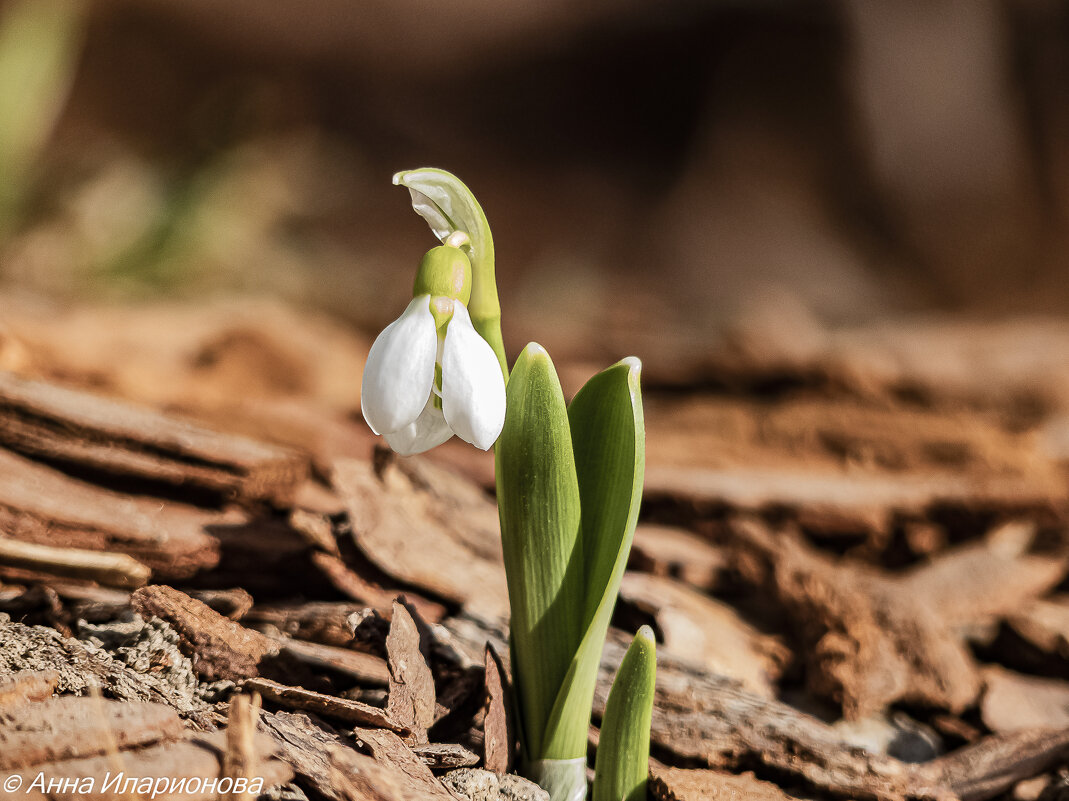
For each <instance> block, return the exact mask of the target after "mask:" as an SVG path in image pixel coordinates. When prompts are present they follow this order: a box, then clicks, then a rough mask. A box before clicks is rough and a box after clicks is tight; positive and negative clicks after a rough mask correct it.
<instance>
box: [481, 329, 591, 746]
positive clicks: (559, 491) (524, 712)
mask: <svg viewBox="0 0 1069 801" xmlns="http://www.w3.org/2000/svg"><path fill="white" fill-rule="evenodd" d="M506 409H507V411H506V412H505V425H504V428H503V429H502V431H501V436H500V437H499V438H498V441H497V449H496V460H495V461H496V473H497V501H498V513H499V515H500V518H501V542H502V545H503V550H504V556H505V573H506V577H507V580H508V589H509V603H510V605H511V608H512V622H511V633H512V653H513V658H514V662H513V675H514V676H515V679H516V685H517V686H516V695H517V698H518V700H519V707H520V718H521V724H522V727H523V732H524V743H525V744H526V747H527V749H528V755H527V756H528V757H529V758H530V759H538V758H540V756H541V750H542V749H541V743H542V739H543V735H544V731H545V726H546V719H547V717H548V716H549V714H550V710H551V709H552V708H553V703H554V699H555V698H556V697H557V693H558V691H559V689H560V686H561V682H562V681H563V680H564V677H565V674H566V673H567V671H568V665H569V663H570V662H571V660H572V657H573V655H574V654H575V651H576V648H577V647H578V646H579V642H580V639H581V637H582V628H581V619H580V615H579V613H578V610H580V609H582V606H583V598H584V596H583V570H582V567H583V565H582V558H583V554H582V550H581V548H582V545H581V542H580V540H579V519H580V511H579V483H578V481H577V479H576V475H575V460H574V458H573V456H572V439H571V434H570V433H569V429H568V412H567V407H566V406H565V403H564V393H563V392H562V391H561V386H560V381H559V380H558V379H557V374H556V372H555V371H554V369H553V362H552V361H551V360H550V358H549V355H548V354H547V353H546V351H545V350H544V349H543V348H542V347H541V346H540V345H537V344H534V343H532V344H530V345H528V346H527V347H526V348H525V349H524V351H523V353H521V354H520V357H519V359H517V360H516V364H515V367H514V368H513V371H512V380H511V381H509V384H508V389H507V407H506ZM589 709H590V701H589V700H588V701H587V711H588V714H589ZM584 732H585V729H584Z"/></svg>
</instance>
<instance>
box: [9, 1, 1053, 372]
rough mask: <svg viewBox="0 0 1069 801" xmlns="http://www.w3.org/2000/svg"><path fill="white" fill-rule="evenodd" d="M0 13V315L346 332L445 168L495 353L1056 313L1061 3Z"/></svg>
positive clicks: (402, 270) (693, 342) (325, 4)
mask: <svg viewBox="0 0 1069 801" xmlns="http://www.w3.org/2000/svg"><path fill="white" fill-rule="evenodd" d="M0 13H2V15H3V16H2V24H3V32H2V34H0V185H2V186H3V191H2V192H0V213H2V218H0V280H2V282H3V292H4V295H5V297H7V298H8V299H9V302H11V301H10V299H12V298H16V297H24V296H25V293H26V292H29V291H32V292H33V293H35V297H36V295H37V293H43V294H44V295H45V296H47V297H52V298H57V297H58V298H61V299H77V300H78V301H84V300H85V299H87V298H89V299H93V300H109V301H110V300H113V299H131V298H132V299H135V300H138V301H141V300H143V299H146V298H156V297H160V296H164V297H175V296H178V297H187V298H188V297H193V298H202V297H206V296H209V295H218V294H228V293H234V292H237V293H241V294H267V295H277V296H281V297H283V298H285V299H286V300H288V301H290V302H292V303H294V304H296V305H298V306H309V307H313V308H322V309H325V310H327V311H329V312H331V313H333V314H336V315H340V316H341V317H343V318H346V319H348V320H351V321H353V322H355V323H357V324H358V325H360V326H361V327H363V328H364V329H365V330H366V332H367V333H369V334H373V333H374V331H376V330H377V329H378V328H380V327H381V326H382V325H383V324H384V323H386V322H388V321H389V320H390V319H392V318H393V317H395V316H396V315H397V314H398V313H399V312H400V311H401V310H402V309H403V307H404V304H405V301H406V298H407V296H408V292H409V289H410V282H411V280H412V274H413V273H412V270H413V268H414V266H415V265H416V264H417V262H418V259H419V258H420V256H421V255H422V253H423V252H424V251H425V250H426V249H427V248H429V247H430V246H431V245H432V244H433V240H432V238H431V235H430V234H429V232H428V231H427V229H426V227H425V225H424V224H423V222H422V221H421V220H419V219H418V218H417V217H416V216H415V215H414V214H413V213H412V212H411V210H410V209H409V207H408V202H407V197H406V196H405V193H404V192H403V191H402V190H399V189H397V188H394V187H392V186H391V185H390V176H391V175H392V173H393V172H394V171H396V170H398V169H407V168H414V167H419V166H439V167H443V168H446V169H449V170H451V171H453V172H455V173H456V174H458V175H459V176H460V177H461V178H462V179H463V180H465V182H466V183H467V184H468V185H469V186H470V187H471V188H472V189H473V191H474V192H475V193H476V195H477V196H478V197H479V199H480V200H481V202H482V204H483V206H484V208H485V209H486V211H487V214H488V216H489V219H490V222H491V225H492V227H493V230H494V234H495V239H496V244H497V253H498V274H499V280H500V288H501V295H502V303H503V307H504V309H505V317H504V323H505V329H506V331H505V333H506V341H507V343H508V346H509V348H510V350H511V351H512V352H513V353H515V352H516V351H518V350H519V348H520V347H521V346H522V345H523V344H524V342H526V341H527V340H528V339H534V338H537V339H539V340H540V341H542V342H543V343H544V344H546V345H547V346H548V347H549V348H550V349H551V351H553V352H554V353H559V354H560V355H562V356H565V357H574V358H578V359H580V360H590V361H597V362H602V361H604V360H606V359H615V358H617V357H619V356H620V355H623V354H624V352H636V353H638V354H639V355H641V356H644V357H646V358H647V362H648V363H649V360H651V359H652V360H658V359H660V360H661V361H669V360H671V359H673V358H674V357H681V361H682V363H683V364H684V365H685V364H687V363H689V362H690V361H696V362H700V360H701V358H702V354H703V352H704V349H706V347H707V343H708V341H709V339H710V337H712V336H714V335H715V334H716V333H717V332H720V331H723V330H725V329H732V330H738V329H739V328H740V327H741V328H742V329H745V330H748V331H754V332H757V333H755V334H754V336H757V337H758V339H760V338H761V337H765V336H767V337H771V338H772V339H774V340H777V341H779V347H781V348H784V349H786V350H787V351H790V350H791V349H792V348H801V349H804V348H805V347H806V342H807V339H806V337H807V336H810V335H812V334H813V332H814V331H820V330H823V328H824V327H825V326H832V327H836V326H844V325H845V326H855V325H867V324H871V323H872V322H874V321H878V320H882V319H886V318H900V317H901V316H902V315H906V314H914V313H929V312H931V313H943V312H949V313H953V314H955V315H965V316H980V317H984V318H991V317H1001V316H1006V315H1019V314H1022V313H1029V314H1035V313H1038V314H1047V313H1050V314H1054V315H1062V314H1064V313H1065V312H1066V311H1067V310H1069V281H1067V280H1066V277H1067V266H1069V255H1067V254H1069V249H1067V247H1066V244H1067V234H1069V102H1066V101H1067V100H1069V97H1067V94H1069V90H1067V88H1069V7H1067V6H1066V5H1065V4H1063V3H1059V2H1055V0H1007V2H987V1H986V0H935V1H934V2H919V1H918V2H912V1H907V0H901V1H899V0H894V1H892V0H888V1H886V2H880V3H851V2H845V1H844V2H840V3H793V2H778V3H772V2H764V3H742V2H730V1H724V2H718V1H716V0H713V1H711V2H689V0H681V2H675V3H670V4H660V5H653V6H651V5H649V4H640V3H638V2H634V1H633V0H624V1H623V2H614V3H610V2H606V1H605V0H588V2H580V3H574V2H564V0H550V1H549V2H543V3H534V4H531V3H504V4H502V3H487V2H485V0H464V1H463V2H460V3H454V4H452V5H451V6H450V7H449V8H448V10H447V11H443V10H441V9H438V8H434V9H432V8H430V7H429V6H427V5H426V4H423V3H419V2H406V1H405V0H399V1H397V2H372V3H362V4H355V3H350V2H346V1H345V0H320V2H317V3H299V2H295V1H294V0H278V1H277V2H272V3H260V2H255V1H254V0H232V1H231V2H227V3H215V2H209V1H208V0H151V2H144V1H142V0H138V1H137V2H134V1H133V0H97V1H96V2H92V3H85V4H83V3H61V2H56V0H19V1H18V2H12V0H8V2H6V3H3V4H0ZM35 302H36V301H35ZM777 332H778V333H777ZM671 372H672V368H666V375H665V380H670V379H671V376H670V375H669V374H670V373H671Z"/></svg>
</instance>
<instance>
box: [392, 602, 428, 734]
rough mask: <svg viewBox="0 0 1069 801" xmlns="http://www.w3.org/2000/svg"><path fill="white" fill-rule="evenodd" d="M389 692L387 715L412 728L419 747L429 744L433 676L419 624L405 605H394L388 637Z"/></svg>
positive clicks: (395, 603)
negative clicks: (421, 641) (422, 642)
mask: <svg viewBox="0 0 1069 801" xmlns="http://www.w3.org/2000/svg"><path fill="white" fill-rule="evenodd" d="M386 655H387V663H388V665H389V668H390V690H389V695H388V700H387V703H386V712H387V714H388V715H389V716H390V718H391V719H393V720H395V721H397V722H398V723H399V724H400V725H402V726H404V727H405V728H407V729H409V730H410V731H411V732H412V733H413V736H414V738H415V743H416V744H422V743H426V742H427V729H429V728H430V727H431V725H432V724H433V723H434V698H435V694H434V676H433V675H432V674H431V668H430V665H429V664H428V663H427V659H426V657H425V656H424V655H423V653H422V652H421V651H420V634H419V629H417V628H416V622H415V621H414V620H413V619H412V615H411V614H409V611H408V610H407V609H406V608H405V607H404V605H403V604H400V603H397V602H396V601H395V602H394V604H393V619H392V621H391V622H390V633H389V635H387V637H386Z"/></svg>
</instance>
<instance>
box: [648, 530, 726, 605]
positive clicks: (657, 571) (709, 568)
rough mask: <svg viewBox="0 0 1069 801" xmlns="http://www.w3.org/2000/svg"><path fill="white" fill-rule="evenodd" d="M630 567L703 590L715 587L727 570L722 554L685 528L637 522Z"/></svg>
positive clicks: (709, 543) (705, 540)
mask: <svg viewBox="0 0 1069 801" xmlns="http://www.w3.org/2000/svg"><path fill="white" fill-rule="evenodd" d="M630 564H631V565H632V566H633V567H635V568H637V569H639V570H642V571H644V572H646V573H653V574H654V575H656V576H671V577H672V578H676V579H679V580H680V581H682V582H684V583H686V584H690V585H692V586H694V587H697V588H699V589H703V590H711V589H712V588H713V587H714V586H716V583H717V581H718V580H719V578H720V574H721V573H722V572H723V571H724V570H725V569H726V568H727V560H726V559H725V558H724V554H723V552H722V551H721V550H720V548H718V547H717V546H715V545H713V544H712V543H711V542H709V541H708V540H707V539H705V538H704V537H701V536H699V535H698V534H695V533H694V532H692V531H689V530H687V529H685V528H678V527H675V526H660V525H652V524H649V523H640V524H639V525H638V527H637V528H636V529H635V541H634V544H633V545H632V546H631V561H630Z"/></svg>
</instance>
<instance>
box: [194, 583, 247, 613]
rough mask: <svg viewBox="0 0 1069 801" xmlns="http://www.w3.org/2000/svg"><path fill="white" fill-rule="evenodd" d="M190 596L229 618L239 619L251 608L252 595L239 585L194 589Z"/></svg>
mask: <svg viewBox="0 0 1069 801" xmlns="http://www.w3.org/2000/svg"><path fill="white" fill-rule="evenodd" d="M190 597H192V598H195V599H196V600H198V601H200V602H201V603H203V604H205V605H206V606H208V607H210V608H211V609H214V610H215V611H216V612H218V613H219V614H220V615H224V616H225V617H228V618H230V619H231V620H241V619H242V618H243V617H245V615H247V614H248V612H249V610H250V609H252V604H253V599H252V596H251V595H250V594H249V593H248V592H247V591H246V590H243V589H242V588H241V587H231V588H230V589H226V590H194V591H193V592H191V593H190Z"/></svg>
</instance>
